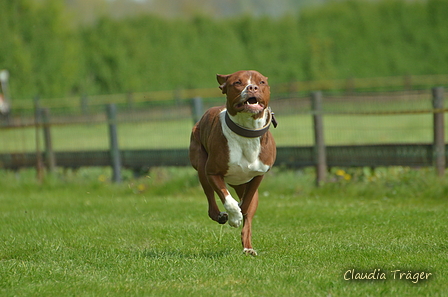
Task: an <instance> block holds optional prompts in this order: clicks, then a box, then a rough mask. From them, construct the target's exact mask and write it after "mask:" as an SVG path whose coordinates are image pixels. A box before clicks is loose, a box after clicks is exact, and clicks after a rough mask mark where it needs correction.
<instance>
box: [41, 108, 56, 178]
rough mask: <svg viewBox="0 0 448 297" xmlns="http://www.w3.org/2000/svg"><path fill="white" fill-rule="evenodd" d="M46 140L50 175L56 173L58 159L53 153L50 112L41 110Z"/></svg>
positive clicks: (46, 159)
mask: <svg viewBox="0 0 448 297" xmlns="http://www.w3.org/2000/svg"><path fill="white" fill-rule="evenodd" d="M41 114H42V122H43V130H44V140H45V161H46V163H47V168H48V171H49V172H50V173H54V172H55V169H56V158H55V155H54V151H53V141H52V138H51V129H50V127H51V125H50V110H49V109H48V108H41Z"/></svg>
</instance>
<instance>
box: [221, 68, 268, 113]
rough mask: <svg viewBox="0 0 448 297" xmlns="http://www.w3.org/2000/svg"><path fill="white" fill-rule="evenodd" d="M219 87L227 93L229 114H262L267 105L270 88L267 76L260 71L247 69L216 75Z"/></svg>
mask: <svg viewBox="0 0 448 297" xmlns="http://www.w3.org/2000/svg"><path fill="white" fill-rule="evenodd" d="M216 77H217V79H218V82H219V84H220V86H219V88H220V89H221V90H222V93H223V94H226V95H227V111H228V112H229V114H231V115H233V116H234V115H236V114H237V113H238V112H245V113H251V114H253V115H254V117H257V115H259V116H262V114H263V111H264V110H265V109H266V108H267V107H268V105H269V98H270V94H271V92H270V88H269V85H268V78H267V77H265V76H263V75H262V74H261V73H259V72H257V71H254V70H249V71H245V70H242V71H238V72H235V73H233V74H229V75H221V74H218V75H217V76H216Z"/></svg>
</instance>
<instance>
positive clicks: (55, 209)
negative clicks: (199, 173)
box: [0, 167, 448, 296]
mask: <svg viewBox="0 0 448 297" xmlns="http://www.w3.org/2000/svg"><path fill="white" fill-rule="evenodd" d="M109 176H110V172H109V170H106V169H94V168H93V169H80V170H78V171H76V172H74V171H67V172H64V173H63V172H59V173H58V174H57V176H55V177H53V178H48V179H47V180H46V181H45V182H44V184H43V185H38V184H37V183H36V182H35V181H34V172H33V171H32V170H27V171H21V172H19V173H13V172H7V171H0V187H1V191H0V205H1V208H0V295H2V296H213V295H223V296H380V295H381V296H446V295H448V287H447V286H446V284H447V281H448V275H447V269H446V268H447V267H448V259H447V256H446V255H447V252H448V245H447V241H446V239H447V235H448V233H447V229H446V222H447V219H448V200H447V197H448V181H447V180H446V179H443V180H440V179H438V178H436V177H435V176H434V174H433V172H432V170H426V169H421V170H410V169H407V168H401V167H400V168H389V169H381V168H380V169H377V170H376V171H375V172H371V171H370V170H367V169H350V170H346V171H342V170H341V169H339V170H336V169H334V170H333V172H332V174H331V180H332V182H329V183H327V184H325V185H324V186H322V187H321V188H315V187H314V186H313V184H314V183H313V173H312V170H305V171H288V170H280V169H276V170H274V171H273V172H271V173H269V174H268V176H267V177H266V178H265V180H264V182H263V184H262V187H261V189H260V195H261V197H260V198H261V199H260V205H259V209H258V212H257V215H256V217H255V219H254V227H253V243H254V246H255V248H256V249H257V251H258V253H259V256H258V257H251V256H245V255H243V254H242V253H241V246H240V239H239V233H240V230H239V229H234V228H231V227H229V226H228V225H219V224H217V223H215V222H213V221H211V220H210V219H209V218H208V216H207V204H206V199H205V197H204V195H203V194H202V191H201V189H200V187H199V185H198V182H197V178H196V176H195V172H194V171H193V170H191V169H189V168H185V169H180V168H156V169H153V170H152V171H151V172H150V173H149V174H148V175H147V176H145V177H142V178H139V179H133V178H132V177H131V174H130V173H128V172H126V176H125V181H124V182H123V183H122V184H120V185H114V184H110V183H109V181H108V177H109ZM352 269H355V271H359V272H373V271H374V270H375V269H380V270H381V272H384V273H385V274H386V276H387V279H386V280H344V275H345V276H347V275H348V274H346V272H347V271H348V270H352ZM395 270H400V271H402V272H406V273H407V272H408V271H412V273H413V274H414V273H415V272H422V271H423V272H427V273H431V274H432V275H430V277H429V279H428V280H420V281H419V282H418V283H415V284H414V283H412V281H411V280H403V279H402V280H400V279H393V274H392V272H391V271H395Z"/></svg>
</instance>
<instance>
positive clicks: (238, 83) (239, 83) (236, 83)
mask: <svg viewBox="0 0 448 297" xmlns="http://www.w3.org/2000/svg"><path fill="white" fill-rule="evenodd" d="M233 84H234V85H241V81H240V80H237V81H236V82H234V83H233Z"/></svg>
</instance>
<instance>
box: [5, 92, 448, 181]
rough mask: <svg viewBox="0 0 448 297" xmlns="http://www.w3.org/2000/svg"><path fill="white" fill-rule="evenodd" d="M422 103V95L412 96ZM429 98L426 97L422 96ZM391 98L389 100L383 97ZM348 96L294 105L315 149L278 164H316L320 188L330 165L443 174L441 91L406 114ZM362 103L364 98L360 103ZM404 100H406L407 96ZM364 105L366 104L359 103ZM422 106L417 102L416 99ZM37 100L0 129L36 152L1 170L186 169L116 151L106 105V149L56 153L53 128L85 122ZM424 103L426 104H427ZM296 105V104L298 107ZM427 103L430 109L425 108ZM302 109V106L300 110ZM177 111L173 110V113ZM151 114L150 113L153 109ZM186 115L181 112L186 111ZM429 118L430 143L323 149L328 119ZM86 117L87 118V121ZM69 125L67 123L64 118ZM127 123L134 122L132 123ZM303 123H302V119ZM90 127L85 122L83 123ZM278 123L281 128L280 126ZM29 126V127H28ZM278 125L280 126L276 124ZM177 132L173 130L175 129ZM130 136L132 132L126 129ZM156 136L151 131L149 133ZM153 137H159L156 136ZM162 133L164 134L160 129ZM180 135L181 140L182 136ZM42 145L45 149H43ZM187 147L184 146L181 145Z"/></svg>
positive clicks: (297, 149)
mask: <svg viewBox="0 0 448 297" xmlns="http://www.w3.org/2000/svg"><path fill="white" fill-rule="evenodd" d="M369 96H370V97H368V99H369V100H370V99H372V98H375V97H372V95H369ZM412 96H414V97H418V98H419V100H422V98H420V97H422V96H421V94H420V93H417V94H414V95H412ZM426 96H429V97H426ZM430 96H431V95H429V93H428V92H427V93H426V95H424V96H423V97H424V98H427V99H424V100H425V102H426V103H428V104H429V102H427V101H429V100H428V99H430V98H431V97H430ZM398 97H399V100H398V101H399V102H400V103H402V102H405V103H406V102H407V101H403V98H402V96H401V97H400V96H398ZM387 98H389V97H387ZM350 100H352V99H351V96H345V97H344V98H343V99H337V98H336V99H334V98H333V99H332V100H329V101H331V102H330V104H329V105H330V108H328V106H327V107H325V104H323V102H324V103H325V102H326V98H325V96H323V95H322V93H321V92H320V91H319V92H313V93H312V94H311V96H310V97H309V102H308V104H306V103H304V102H305V101H303V100H302V101H301V102H298V103H296V104H298V105H300V106H302V105H307V107H304V108H301V110H302V111H301V112H300V113H299V114H300V116H301V117H303V116H305V117H308V116H310V117H311V118H312V122H313V125H312V126H311V130H313V132H314V133H313V134H314V137H313V139H314V142H313V143H314V145H304V146H299V145H294V146H279V147H278V151H277V161H276V165H277V166H278V165H280V166H287V167H291V168H298V167H307V166H315V167H316V172H317V178H316V182H317V184H318V185H319V184H320V183H321V182H323V181H325V179H326V177H325V176H326V172H327V171H328V167H334V166H341V167H362V166H368V167H378V166H412V167H427V166H434V167H435V168H436V172H437V173H438V175H439V176H442V175H444V172H445V168H446V159H447V157H448V155H447V152H448V150H447V145H446V144H445V123H444V114H445V113H446V112H447V109H446V108H445V107H444V94H443V88H442V87H438V88H433V89H432V104H429V105H432V109H429V108H428V109H420V103H419V105H418V107H419V108H418V109H410V110H405V111H403V110H390V109H389V110H385V109H383V108H382V106H381V105H382V104H383V100H384V99H382V98H379V100H377V101H378V102H379V103H380V106H381V108H380V109H378V110H375V109H374V110H369V111H363V110H359V108H358V103H359V102H358V101H356V102H354V103H355V104H351V103H353V102H352V101H350ZM362 100H364V99H362ZM406 100H409V98H407V99H406ZM343 101H346V102H349V103H350V104H349V105H344V107H347V106H352V105H353V106H354V108H355V109H358V110H347V109H340V105H339V103H340V102H343ZM363 102H364V101H363ZM419 102H420V101H419ZM39 103H41V102H39V100H35V117H34V119H33V118H29V119H28V120H30V119H32V120H33V121H34V123H32V122H31V121H29V122H26V123H22V124H20V125H15V124H11V125H9V126H8V125H7V126H3V127H0V128H1V129H2V130H4V131H7V130H9V129H30V128H29V127H34V128H35V142H36V143H35V147H36V150H35V152H22V153H18V152H7V151H6V152H5V151H4V150H3V153H1V154H0V168H5V169H19V168H21V167H36V168H37V171H38V177H39V178H41V176H42V175H43V167H44V166H47V167H48V169H49V170H50V171H52V170H53V169H54V167H55V166H59V167H67V168H79V167H83V166H111V167H113V180H114V181H117V182H119V181H120V168H121V167H125V168H130V169H132V170H134V171H136V172H139V171H142V170H146V169H148V168H150V167H155V166H189V165H190V164H189V160H188V150H187V149H186V148H183V149H177V148H176V149H169V148H166V149H120V148H119V147H118V143H119V142H118V138H117V137H118V136H117V125H118V126H119V125H121V124H122V121H121V120H120V114H119V113H118V114H117V113H116V110H115V108H114V107H115V106H114V105H107V106H108V108H107V110H108V112H107V113H106V114H105V113H104V112H103V113H102V115H99V114H96V115H93V117H94V118H95V119H94V120H93V123H95V124H98V123H101V124H104V123H106V124H107V126H108V127H109V129H108V135H109V137H108V139H109V149H108V150H103V149H98V150H81V149H78V150H75V151H54V150H53V146H52V140H51V138H52V126H55V127H61V126H64V125H70V124H73V123H78V125H79V123H83V124H84V125H85V124H86V123H85V122H84V117H83V116H76V118H75V119H71V120H69V121H68V122H69V124H67V122H64V119H63V118H62V117H61V118H59V119H58V120H57V121H50V120H49V109H48V108H45V109H43V108H41V107H40V106H41V104H39ZM384 103H388V100H384ZM426 103H425V104H424V106H427V105H426ZM298 105H295V106H298ZM429 105H428V107H429ZM189 106H190V109H189V112H190V116H191V113H192V117H193V119H194V120H197V119H198V118H199V117H200V116H201V115H202V112H203V108H204V105H203V104H202V102H201V99H200V98H199V97H195V99H193V101H192V102H191V105H190V104H189ZM285 106H286V107H285V109H288V108H289V109H291V107H290V104H289V103H288V104H286V105H285ZM302 107H303V106H302ZM176 110H177V109H176ZM152 112H154V111H152ZM185 112H186V111H185V110H184V111H182V113H185ZM420 113H425V114H428V115H429V114H432V116H433V125H432V134H433V135H432V136H433V141H432V142H431V143H387V144H386V143H385V144H369V145H327V144H326V142H325V135H324V127H325V118H326V117H327V116H328V117H329V118H330V117H331V116H334V115H341V116H344V115H345V116H351V115H357V116H365V115H372V114H379V115H390V116H393V115H400V116H401V115H403V114H411V115H412V114H420ZM147 115H148V114H147V113H145V114H137V115H133V114H131V115H130V116H131V117H134V118H135V117H140V116H141V117H142V118H144V117H147ZM85 119H87V117H86V118H85ZM65 121H67V119H65ZM127 122H131V123H133V119H130V120H129V121H127ZM302 122H303V121H302ZM87 125H88V123H87ZM280 125H281V124H280ZM27 127H28V128H27ZM280 127H281V126H280ZM176 129H177V128H176ZM41 130H43V134H44V141H43V142H41V140H40V136H39V134H41V133H40V132H39V131H41ZM127 131H128V132H129V131H130V130H127ZM153 132H154V131H153ZM154 133H157V131H156V132H154ZM158 133H159V134H160V133H163V131H158ZM184 136H185V135H184V133H182V137H184ZM159 141H166V138H161V140H159ZM41 146H44V147H43V148H41ZM184 147H185V146H184Z"/></svg>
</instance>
